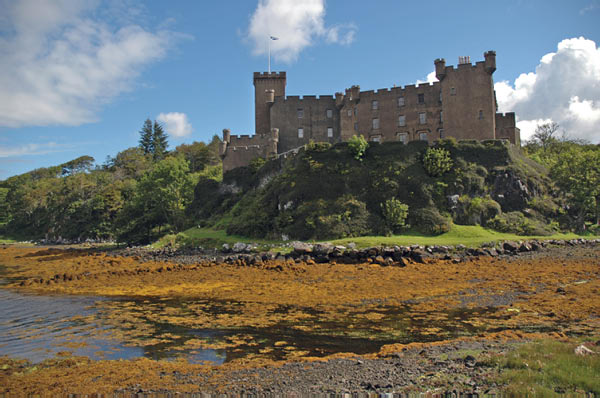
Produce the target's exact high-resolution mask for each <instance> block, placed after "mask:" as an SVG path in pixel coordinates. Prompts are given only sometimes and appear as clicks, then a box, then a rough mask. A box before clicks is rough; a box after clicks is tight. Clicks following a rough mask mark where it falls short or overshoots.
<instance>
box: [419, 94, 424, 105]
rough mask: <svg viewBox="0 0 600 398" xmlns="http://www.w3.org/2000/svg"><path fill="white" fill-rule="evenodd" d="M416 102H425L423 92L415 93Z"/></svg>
mask: <svg viewBox="0 0 600 398" xmlns="http://www.w3.org/2000/svg"><path fill="white" fill-rule="evenodd" d="M417 103H419V104H424V103H425V94H417Z"/></svg>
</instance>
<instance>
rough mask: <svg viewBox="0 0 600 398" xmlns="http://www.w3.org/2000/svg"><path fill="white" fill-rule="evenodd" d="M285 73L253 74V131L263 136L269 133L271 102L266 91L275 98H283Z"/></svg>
mask: <svg viewBox="0 0 600 398" xmlns="http://www.w3.org/2000/svg"><path fill="white" fill-rule="evenodd" d="M285 84H286V74H285V72H279V73H278V72H272V73H267V72H265V73H259V72H254V131H255V133H256V134H264V133H268V132H269V131H271V118H270V107H271V105H272V102H271V100H270V94H269V93H268V92H267V90H273V94H274V96H275V97H278V96H285Z"/></svg>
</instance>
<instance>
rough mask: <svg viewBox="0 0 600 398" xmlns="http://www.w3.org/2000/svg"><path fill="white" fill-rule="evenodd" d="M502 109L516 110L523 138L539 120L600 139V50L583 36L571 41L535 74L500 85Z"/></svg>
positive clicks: (548, 56) (583, 136) (497, 86)
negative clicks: (512, 82)
mask: <svg viewBox="0 0 600 398" xmlns="http://www.w3.org/2000/svg"><path fill="white" fill-rule="evenodd" d="M494 88H495V90H496V97H497V100H498V108H499V111H501V112H513V111H514V112H515V113H516V115H517V118H518V123H517V125H518V126H519V128H521V138H523V139H527V138H529V137H530V136H531V134H533V132H534V131H535V126H537V123H539V122H549V121H554V122H556V123H558V124H559V125H560V126H561V130H562V129H564V130H565V131H566V133H567V135H568V136H569V137H573V138H578V139H584V140H588V141H591V142H594V143H598V142H599V141H600V130H599V129H598V125H600V49H598V48H597V46H596V43H595V42H594V41H592V40H588V39H585V38H583V37H579V38H572V39H565V40H563V41H561V42H560V43H558V46H557V51H556V52H554V53H549V54H546V55H544V56H543V57H542V58H541V59H540V63H539V64H538V66H537V67H536V69H535V72H529V73H523V74H521V75H520V76H519V77H518V78H517V79H516V80H515V81H514V84H511V83H510V82H508V81H502V82H498V83H496V84H495V85H494Z"/></svg>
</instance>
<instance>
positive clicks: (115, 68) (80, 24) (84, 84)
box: [0, 0, 173, 127]
mask: <svg viewBox="0 0 600 398" xmlns="http://www.w3.org/2000/svg"><path fill="white" fill-rule="evenodd" d="M97 5H98V4H96V2H94V1H90V2H81V1H77V0H53V1H37V0H18V1H12V0H0V8H1V9H2V10H3V13H5V17H4V18H1V19H0V31H1V32H2V36H1V37H0V70H2V73H1V74H0V126H5V127H21V126H44V125H80V124H82V123H86V122H91V121H94V120H96V112H97V111H98V110H99V109H100V107H101V106H102V105H103V104H105V103H107V102H108V101H110V100H111V99H112V98H114V97H115V96H117V95H119V94H121V93H123V92H125V91H128V90H130V89H131V88H132V86H133V82H134V81H135V78H136V77H137V76H138V75H139V73H140V70H141V69H142V68H143V67H144V66H145V65H147V64H149V63H151V62H153V61H155V60H157V59H160V58H162V57H163V56H164V55H165V52H166V49H167V47H168V46H169V44H170V42H171V39H172V37H173V36H172V34H171V33H170V32H168V31H159V32H150V31H147V30H145V29H144V28H142V27H140V26H138V25H135V24H130V23H127V24H125V25H120V26H117V27H115V26H111V25H109V24H107V23H105V22H103V21H102V20H100V19H98V15H101V14H102V13H101V12H98V10H97V8H98V7H97ZM136 12H139V10H137V11H136ZM113 20H118V21H125V18H117V16H116V15H115V17H114V18H113Z"/></svg>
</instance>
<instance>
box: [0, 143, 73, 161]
mask: <svg viewBox="0 0 600 398" xmlns="http://www.w3.org/2000/svg"><path fill="white" fill-rule="evenodd" d="M69 147H70V146H68V145H61V144H57V143H56V142H46V143H44V144H26V145H21V146H17V147H7V146H3V145H2V146H0V158H8V157H13V156H23V155H44V154H47V153H53V152H62V151H64V150H66V149H68V148H69Z"/></svg>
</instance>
